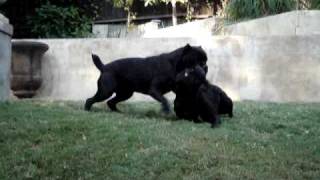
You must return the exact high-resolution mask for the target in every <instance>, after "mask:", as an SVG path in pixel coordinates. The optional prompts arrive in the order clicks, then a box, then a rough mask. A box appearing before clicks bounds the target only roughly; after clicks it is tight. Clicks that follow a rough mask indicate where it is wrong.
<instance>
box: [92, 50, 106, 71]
mask: <svg viewBox="0 0 320 180" xmlns="http://www.w3.org/2000/svg"><path fill="white" fill-rule="evenodd" d="M92 60H93V63H94V65H96V67H97V68H98V69H99V71H100V72H102V69H103V63H102V62H101V60H100V58H99V56H98V55H95V54H92Z"/></svg>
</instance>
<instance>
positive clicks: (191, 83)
mask: <svg viewBox="0 0 320 180" xmlns="http://www.w3.org/2000/svg"><path fill="white" fill-rule="evenodd" d="M205 81H206V72H205V71H204V69H203V68H202V67H201V66H199V65H196V66H195V67H192V68H186V69H185V70H183V71H181V72H180V73H179V74H178V75H177V76H176V86H177V88H179V89H182V90H188V89H197V88H198V87H200V85H201V84H202V83H204V82H205Z"/></svg>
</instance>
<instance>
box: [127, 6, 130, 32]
mask: <svg viewBox="0 0 320 180" xmlns="http://www.w3.org/2000/svg"><path fill="white" fill-rule="evenodd" d="M127 13H128V16H127V28H129V26H130V24H131V12H130V8H128V9H127Z"/></svg>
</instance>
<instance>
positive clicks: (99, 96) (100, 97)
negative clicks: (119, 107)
mask: <svg viewBox="0 0 320 180" xmlns="http://www.w3.org/2000/svg"><path fill="white" fill-rule="evenodd" d="M112 94H113V91H108V92H105V91H104V90H103V89H102V84H101V79H99V80H98V90H97V92H96V94H95V95H94V96H93V97H91V98H89V99H87V100H86V103H85V105H84V109H85V110H86V111H90V109H91V106H92V105H93V104H94V103H96V102H101V101H104V100H106V99H108V98H109V97H110V96H111V95H112Z"/></svg>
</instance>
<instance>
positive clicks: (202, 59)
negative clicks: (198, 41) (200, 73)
mask: <svg viewBox="0 0 320 180" xmlns="http://www.w3.org/2000/svg"><path fill="white" fill-rule="evenodd" d="M207 59H208V58H207V54H206V53H205V52H204V50H203V49H202V47H201V46H190V45H189V44H187V45H186V46H184V47H183V49H182V57H181V59H180V61H179V62H178V64H177V71H178V72H180V71H182V70H184V69H186V68H194V67H195V66H197V65H198V66H200V67H201V68H202V69H203V70H204V72H205V73H207V72H208V66H207Z"/></svg>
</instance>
